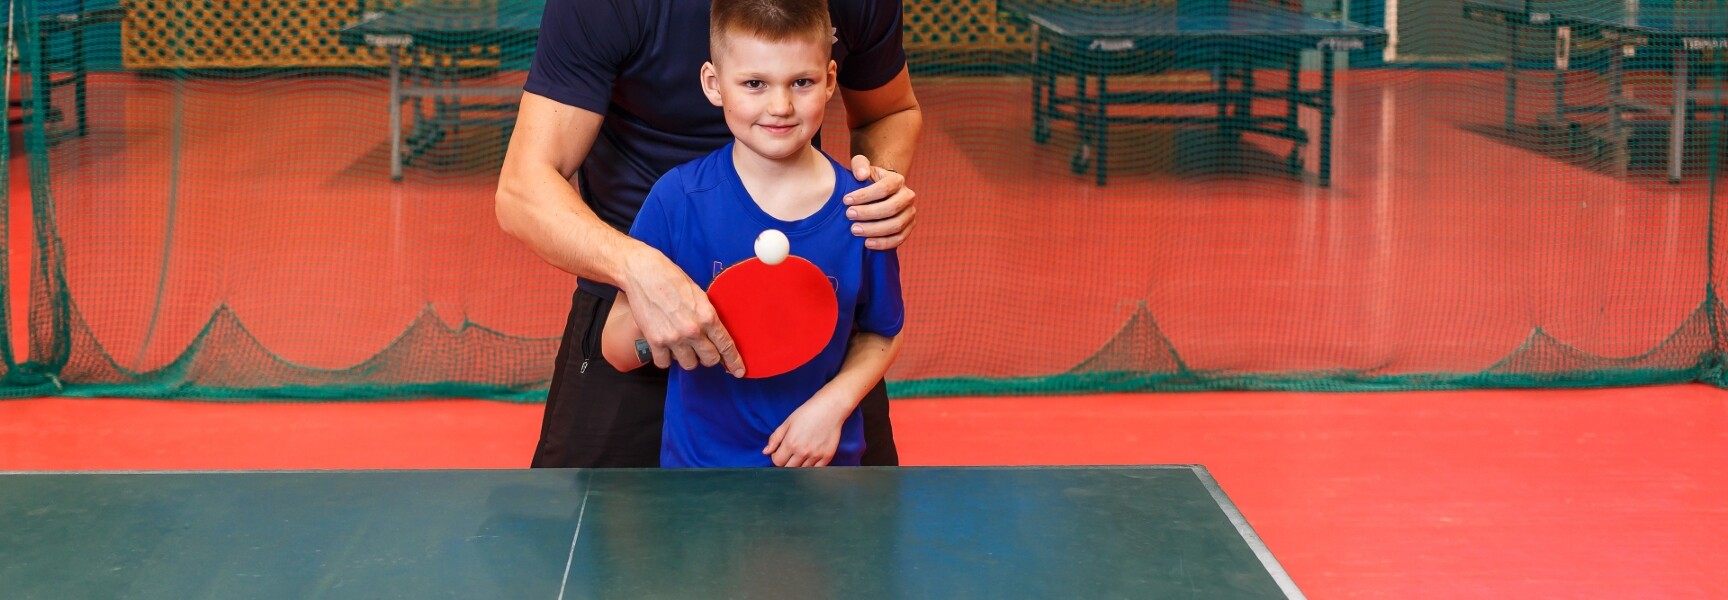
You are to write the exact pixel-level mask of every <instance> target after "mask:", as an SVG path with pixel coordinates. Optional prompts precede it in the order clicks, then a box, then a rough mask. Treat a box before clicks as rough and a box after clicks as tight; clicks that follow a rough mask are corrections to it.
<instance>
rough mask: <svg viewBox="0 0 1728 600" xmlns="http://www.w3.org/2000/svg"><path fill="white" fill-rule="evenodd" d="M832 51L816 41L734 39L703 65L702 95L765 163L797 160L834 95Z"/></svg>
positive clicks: (729, 127) (734, 132)
mask: <svg viewBox="0 0 1728 600" xmlns="http://www.w3.org/2000/svg"><path fill="white" fill-rule="evenodd" d="M831 52H832V48H831V46H830V45H829V44H827V43H821V42H818V41H816V40H815V39H796V40H787V41H779V42H770V41H766V40H763V39H760V38H757V37H754V36H750V35H742V34H734V35H731V36H728V37H727V38H726V44H725V47H724V48H722V49H721V50H720V54H719V55H716V56H715V57H714V58H715V59H716V60H714V61H712V62H708V63H704V64H703V65H702V91H703V92H704V93H705V94H707V96H708V101H709V102H712V103H714V105H715V106H718V107H720V108H721V109H722V111H723V112H725V113H726V127H727V128H728V129H731V130H732V135H733V136H734V137H736V138H738V143H740V144H743V145H744V146H746V147H748V148H749V149H750V150H751V151H753V152H755V153H756V154H759V155H761V156H763V157H765V158H769V159H782V158H787V157H791V156H796V155H797V153H798V152H799V151H801V150H802V149H804V148H805V147H808V146H809V145H810V138H812V137H815V136H816V130H817V129H818V128H820V127H821V126H822V116H823V111H824V109H825V107H826V106H827V105H828V99H829V98H831V97H833V96H834V71H835V67H834V61H833V60H831V59H830V58H829V55H830V53H831Z"/></svg>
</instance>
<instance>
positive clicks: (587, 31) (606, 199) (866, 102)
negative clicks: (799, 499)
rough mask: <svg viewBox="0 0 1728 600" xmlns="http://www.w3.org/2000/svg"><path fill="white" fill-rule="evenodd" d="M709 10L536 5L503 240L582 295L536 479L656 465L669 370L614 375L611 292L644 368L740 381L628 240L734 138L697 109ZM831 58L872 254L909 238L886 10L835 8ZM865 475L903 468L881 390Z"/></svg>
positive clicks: (614, 2) (865, 406)
mask: <svg viewBox="0 0 1728 600" xmlns="http://www.w3.org/2000/svg"><path fill="white" fill-rule="evenodd" d="M708 10H709V0H549V1H548V3H547V5H546V13H545V16H544V18H543V19H542V20H541V25H540V33H541V35H540V43H539V46H538V47H537V48H536V50H535V55H534V63H533V66H532V67H531V68H530V71H529V75H528V81H527V84H526V85H524V86H523V89H524V94H523V97H522V105H521V109H520V112H519V114H518V116H517V122H516V130H515V133H514V134H513V136H512V137H511V141H510V149H509V151H508V152H507V153H506V155H505V158H504V167H503V169H502V172H501V173H500V174H499V182H498V194H497V213H498V222H499V225H500V226H501V227H503V228H504V230H505V231H507V232H509V233H510V234H511V235H513V236H515V237H516V238H517V239H520V240H522V241H523V243H525V244H527V245H528V247H529V248H531V249H532V250H534V252H535V253H536V254H538V255H539V256H540V257H541V258H542V259H544V260H546V261H547V262H549V263H551V264H552V265H553V266H556V267H558V268H560V269H563V270H565V271H567V272H570V273H572V274H575V275H576V276H577V277H578V278H580V280H579V284H578V289H577V291H576V293H575V295H574V296H573V298H572V301H571V310H570V316H569V318H568V320H567V322H566V326H565V331H564V338H563V341H562V343H561V345H560V347H559V351H558V362H557V364H556V366H555V368H554V371H553V376H552V386H551V389H550V390H549V391H548V394H547V401H546V412H545V417H544V420H543V422H542V424H541V431H540V442H539V444H538V446H537V447H536V449H535V452H534V460H533V466H535V467H651V466H656V465H657V464H658V460H659V454H660V432H661V420H662V418H663V410H664V400H665V395H666V382H667V379H666V372H665V371H663V370H660V369H637V370H635V371H632V372H630V373H619V372H617V371H616V370H614V369H613V368H612V367H611V365H610V364H608V363H607V361H606V360H605V359H604V357H603V356H602V355H601V348H600V329H601V326H602V325H603V324H604V321H605V317H606V315H607V313H608V312H609V311H610V310H611V304H612V300H613V297H614V294H615V293H616V292H617V291H618V290H624V291H625V292H627V295H628V302H629V305H630V309H631V313H632V315H633V316H634V318H635V320H636V323H637V325H638V326H640V328H641V330H642V333H643V337H645V338H646V339H647V340H648V343H649V345H650V346H651V349H652V352H653V354H654V363H655V365H656V366H658V367H661V368H662V369H664V368H668V367H670V366H671V365H673V364H677V365H678V367H679V368H684V369H693V368H695V367H697V366H698V365H704V366H711V365H715V364H724V366H725V368H726V369H727V370H728V371H732V372H734V373H735V374H741V373H742V369H743V367H744V365H743V364H742V362H741V361H740V360H739V358H738V353H737V350H736V348H735V347H734V346H733V344H732V341H731V338H730V337H729V336H728V335H727V334H726V331H725V327H724V326H722V325H721V324H720V322H719V321H718V319H717V318H716V317H715V313H714V309H713V307H712V306H710V305H709V304H708V300H707V296H706V295H705V294H704V293H703V291H702V287H701V286H700V285H699V284H697V283H696V282H694V281H691V280H690V278H689V277H688V276H686V275H685V274H684V272H683V270H681V269H680V268H679V267H678V266H677V265H675V264H673V263H672V261H670V260H668V259H667V258H666V257H665V256H664V255H662V254H660V253H659V252H658V251H655V250H654V249H652V248H649V247H648V246H646V245H644V244H642V243H640V242H637V241H635V240H633V239H631V238H630V237H628V236H626V235H624V233H622V232H623V231H627V230H628V229H629V226H630V224H631V222H632V221H633V220H634V218H635V215H636V210H637V209H638V208H639V207H640V206H641V203H642V200H643V198H644V197H646V195H647V192H648V189H649V188H650V187H651V186H652V185H653V183H654V181H655V180H657V179H658V178H659V177H660V176H661V175H662V174H664V173H665V172H666V171H668V170H670V169H671V168H672V167H675V166H677V165H679V164H682V163H685V162H688V161H690V160H693V159H695V158H698V157H700V156H703V155H705V154H708V153H710V152H712V151H714V150H715V149H717V148H719V147H721V146H723V145H725V144H726V143H727V142H728V141H730V140H731V139H732V136H731V132H730V131H729V130H728V129H727V128H726V124H725V120H724V117H723V115H722V113H721V112H720V109H718V108H716V107H715V106H713V105H712V104H710V103H709V102H708V100H707V98H706V97H705V96H703V94H702V90H701V87H700V85H699V84H698V81H699V79H698V76H699V73H700V71H701V67H702V63H703V62H705V61H707V60H708ZM829 10H830V15H831V17H832V19H833V22H834V28H835V38H836V40H835V44H834V60H835V62H836V63H837V64H838V65H839V68H838V80H839V84H840V94H841V98H842V100H843V101H844V103H845V105H846V113H847V126H848V127H849V128H850V130H851V134H852V154H854V155H855V156H854V157H853V158H852V160H851V167H852V170H853V175H854V176H855V177H858V178H859V179H860V180H867V181H870V182H871V184H870V185H869V186H867V187H865V188H863V189H861V190H858V191H856V192H853V193H852V194H850V195H848V196H847V198H846V203H847V204H848V205H849V207H848V209H847V213H846V215H847V218H849V219H850V220H852V221H853V222H854V223H853V227H852V231H853V234H854V235H858V236H860V237H865V238H868V239H867V240H866V242H865V243H866V246H867V247H869V248H872V249H876V250H887V249H891V248H895V247H898V246H899V245H900V244H901V243H902V242H904V241H905V240H906V237H907V236H908V235H909V234H910V233H911V230H912V221H913V215H914V213H915V209H914V208H913V206H912V202H913V197H914V194H913V193H912V191H911V190H909V189H906V188H905V178H904V176H903V175H902V173H904V172H906V170H907V168H908V167H909V166H910V164H911V160H912V154H913V147H914V144H915V142H916V140H917V137H918V131H919V129H920V127H921V126H922V115H921V113H920V112H919V108H918V100H917V98H916V96H915V95H914V94H913V92H912V84H911V79H910V78H909V76H908V73H907V70H906V55H905V50H904V49H903V48H902V46H901V44H900V38H901V33H900V27H901V23H900V2H899V0H830V1H829ZM861 408H862V410H863V413H864V424H865V434H864V437H865V444H866V451H865V455H864V457H863V464H865V465H892V464H898V462H899V456H898V452H897V450H896V448H895V446H894V441H893V430H892V427H891V425H890V422H889V419H888V401H887V393H886V388H885V387H884V386H882V385H881V384H880V383H878V384H877V385H876V387H875V389H874V390H873V391H871V392H870V394H869V395H868V396H866V397H865V399H864V401H863V402H862V404H861Z"/></svg>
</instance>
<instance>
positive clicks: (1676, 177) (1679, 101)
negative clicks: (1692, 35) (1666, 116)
mask: <svg viewBox="0 0 1728 600" xmlns="http://www.w3.org/2000/svg"><path fill="white" fill-rule="evenodd" d="M1686 58H1687V57H1686V49H1684V48H1675V49H1674V115H1673V122H1672V123H1671V125H1670V126H1669V127H1668V183H1680V170H1681V168H1682V166H1683V165H1682V164H1681V163H1682V162H1683V160H1682V159H1683V158H1684V155H1685V152H1686V93H1687V92H1688V91H1690V90H1689V88H1690V87H1691V85H1690V83H1689V80H1688V78H1687V76H1686V66H1687V65H1686Z"/></svg>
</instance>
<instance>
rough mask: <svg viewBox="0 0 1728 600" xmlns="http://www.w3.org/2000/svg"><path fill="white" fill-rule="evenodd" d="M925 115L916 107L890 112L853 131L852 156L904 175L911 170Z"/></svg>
mask: <svg viewBox="0 0 1728 600" xmlns="http://www.w3.org/2000/svg"><path fill="white" fill-rule="evenodd" d="M923 127H924V113H923V112H922V111H920V110H919V109H918V107H917V106H916V105H914V106H912V107H910V108H905V109H902V110H900V111H898V112H894V113H890V114H888V115H885V116H883V117H882V118H879V119H876V120H875V121H872V122H870V123H866V124H864V125H862V126H859V127H857V128H854V129H852V154H854V155H858V154H862V155H864V157H865V158H869V159H870V164H871V165H874V166H877V167H881V168H884V169H889V170H892V171H897V172H899V173H900V174H901V175H905V174H906V173H907V172H909V171H911V169H912V153H913V150H915V149H916V148H917V146H918V132H919V130H920V129H922V128H923Z"/></svg>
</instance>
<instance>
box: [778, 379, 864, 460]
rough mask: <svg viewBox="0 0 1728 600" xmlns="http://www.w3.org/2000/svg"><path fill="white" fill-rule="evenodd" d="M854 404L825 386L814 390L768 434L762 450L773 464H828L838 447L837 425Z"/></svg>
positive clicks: (843, 422) (838, 425)
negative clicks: (816, 390)
mask: <svg viewBox="0 0 1728 600" xmlns="http://www.w3.org/2000/svg"><path fill="white" fill-rule="evenodd" d="M857 405H858V403H857V402H852V403H850V404H848V403H847V402H845V401H844V399H843V398H838V397H834V396H833V393H832V392H830V391H829V390H827V389H823V390H822V391H819V392H817V393H816V395H815V396H814V397H812V398H810V400H808V401H806V402H804V405H803V406H800V407H798V410H795V411H792V415H791V416H788V417H786V422H785V423H781V424H780V427H779V428H778V429H775V430H774V434H773V435H770V436H768V446H767V447H765V448H763V449H762V453H763V454H767V455H769V456H770V457H772V459H773V460H774V466H776V467H826V466H828V462H829V461H832V460H834V451H835V450H836V449H838V448H839V447H840V426H841V425H844V424H845V423H846V417H848V416H850V415H851V414H852V407H856V406H857Z"/></svg>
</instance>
